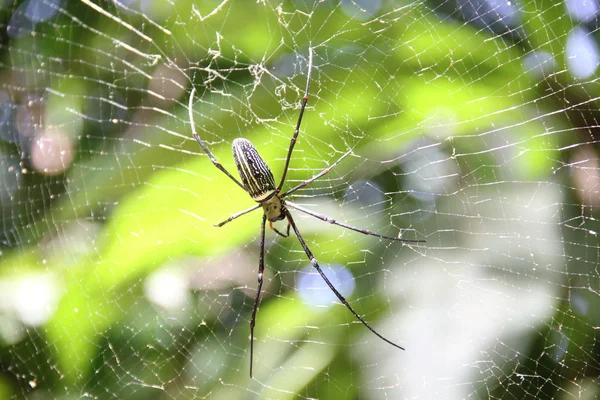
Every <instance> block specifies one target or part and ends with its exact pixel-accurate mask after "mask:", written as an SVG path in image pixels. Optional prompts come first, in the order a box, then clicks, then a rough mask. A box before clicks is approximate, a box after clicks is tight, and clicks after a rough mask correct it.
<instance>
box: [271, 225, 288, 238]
mask: <svg viewBox="0 0 600 400" xmlns="http://www.w3.org/2000/svg"><path fill="white" fill-rule="evenodd" d="M269 226H270V227H271V229H272V230H273V231H274V232H275V233H276V234H278V235H279V236H282V237H284V238H286V237H289V236H290V223H289V222H288V225H287V232H286V233H285V235H284V234H283V233H281V232H279V231H278V230H277V228H275V227H274V226H273V223H272V222H271V221H269Z"/></svg>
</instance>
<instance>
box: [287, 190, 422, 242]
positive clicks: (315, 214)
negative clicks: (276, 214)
mask: <svg viewBox="0 0 600 400" xmlns="http://www.w3.org/2000/svg"><path fill="white" fill-rule="evenodd" d="M285 204H286V205H287V206H290V207H292V208H294V209H296V210H298V211H301V212H303V213H305V214H308V215H311V216H313V217H315V218H318V219H320V220H321V221H325V222H329V223H330V224H334V225H337V226H341V227H342V228H346V229H350V230H351V231H354V232H358V233H362V234H363V235H369V236H376V237H378V238H382V239H387V240H396V241H398V242H406V243H425V240H412V239H401V238H399V237H391V236H384V235H380V234H379V233H375V232H371V231H369V230H366V229H360V228H357V227H355V226H352V225H348V224H344V223H343V222H338V221H336V220H335V219H333V218H330V217H328V216H326V215H322V214H319V213H316V212H314V211H310V210H308V209H306V208H304V207H300V206H299V205H298V204H295V203H292V202H291V201H289V200H286V202H285Z"/></svg>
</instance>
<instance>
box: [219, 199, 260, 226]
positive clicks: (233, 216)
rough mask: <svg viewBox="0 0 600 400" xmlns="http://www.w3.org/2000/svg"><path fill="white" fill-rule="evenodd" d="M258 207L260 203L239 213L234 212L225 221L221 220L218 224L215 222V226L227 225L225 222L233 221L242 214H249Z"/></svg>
mask: <svg viewBox="0 0 600 400" xmlns="http://www.w3.org/2000/svg"><path fill="white" fill-rule="evenodd" d="M258 207H260V204H257V205H255V206H254V207H251V208H249V209H247V210H244V211H240V212H239V213H236V214H233V215H232V216H231V217H229V218H227V219H226V220H225V221H221V222H219V223H218V224H215V225H214V226H216V227H217V228H220V227H222V226H223V225H225V224H227V223H229V222H231V221H233V220H234V219H236V218H237V217H241V216H242V215H245V214H248V213H249V212H252V211H254V210H256V209H257V208H258Z"/></svg>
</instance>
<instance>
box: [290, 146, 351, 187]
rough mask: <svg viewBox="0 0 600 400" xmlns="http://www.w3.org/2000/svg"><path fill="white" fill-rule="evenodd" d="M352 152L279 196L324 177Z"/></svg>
mask: <svg viewBox="0 0 600 400" xmlns="http://www.w3.org/2000/svg"><path fill="white" fill-rule="evenodd" d="M350 153H352V150H350V151H348V152H347V153H345V154H344V155H343V156H341V157H340V158H338V159H337V161H336V162H334V163H333V164H331V165H330V166H329V167H327V168H325V169H324V170H323V171H321V172H319V173H318V174H316V175H315V176H313V177H312V178H310V179H307V180H305V181H304V182H300V183H299V184H298V185H296V186H294V187H293V188H291V189H290V190H288V191H287V192H285V193H284V194H282V195H280V196H279V197H280V198H282V199H283V198H284V197H286V196H288V195H290V194H292V193H294V192H295V191H296V190H298V189H302V188H303V187H304V186H307V185H310V184H311V183H313V182H314V181H316V180H317V179H319V178H320V177H322V176H323V175H325V174H327V173H328V172H329V171H331V170H332V169H333V168H334V167H335V166H336V165H338V164H339V163H340V161H342V160H343V159H344V158H346V156H347V155H348V154H350Z"/></svg>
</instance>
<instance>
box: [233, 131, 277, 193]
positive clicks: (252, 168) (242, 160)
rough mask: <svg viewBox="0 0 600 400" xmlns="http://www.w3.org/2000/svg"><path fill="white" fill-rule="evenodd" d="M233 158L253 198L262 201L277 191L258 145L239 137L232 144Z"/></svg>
mask: <svg viewBox="0 0 600 400" xmlns="http://www.w3.org/2000/svg"><path fill="white" fill-rule="evenodd" d="M231 147H232V150H233V160H234V161H235V165H236V166H237V169H238V172H239V174H240V178H242V183H243V184H244V187H245V188H246V191H248V194H249V195H250V197H252V199H253V200H254V201H256V202H258V203H262V202H263V201H265V200H267V199H268V198H270V197H272V196H273V195H274V194H275V193H276V191H277V190H276V189H275V179H274V178H273V173H272V172H271V169H270V168H269V166H268V165H267V164H266V163H265V162H264V160H263V159H262V157H261V156H260V154H258V151H256V147H254V145H253V144H252V143H251V142H250V141H249V140H247V139H243V138H237V139H235V140H234V141H233V144H232V146H231Z"/></svg>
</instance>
